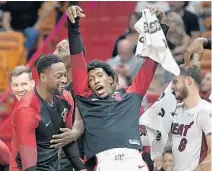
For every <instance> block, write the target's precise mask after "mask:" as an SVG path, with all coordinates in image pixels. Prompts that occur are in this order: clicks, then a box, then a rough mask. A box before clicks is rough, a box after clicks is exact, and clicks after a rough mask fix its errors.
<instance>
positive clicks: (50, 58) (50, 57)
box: [36, 54, 62, 75]
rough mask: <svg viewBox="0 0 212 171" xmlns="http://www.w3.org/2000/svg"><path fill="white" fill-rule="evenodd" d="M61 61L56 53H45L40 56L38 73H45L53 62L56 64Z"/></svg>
mask: <svg viewBox="0 0 212 171" xmlns="http://www.w3.org/2000/svg"><path fill="white" fill-rule="evenodd" d="M59 62H62V60H61V59H60V58H59V57H58V56H56V55H54V54H46V55H43V56H42V57H40V58H39V60H38V62H37V65H36V68H37V72H38V75H40V73H43V72H44V71H45V70H46V69H48V68H49V67H51V66H52V64H56V63H59Z"/></svg>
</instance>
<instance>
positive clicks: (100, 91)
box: [95, 86, 105, 96]
mask: <svg viewBox="0 0 212 171" xmlns="http://www.w3.org/2000/svg"><path fill="white" fill-rule="evenodd" d="M95 90H96V93H97V95H99V96H101V95H103V94H104V93H105V91H104V90H105V89H104V87H103V86H96V88H95Z"/></svg>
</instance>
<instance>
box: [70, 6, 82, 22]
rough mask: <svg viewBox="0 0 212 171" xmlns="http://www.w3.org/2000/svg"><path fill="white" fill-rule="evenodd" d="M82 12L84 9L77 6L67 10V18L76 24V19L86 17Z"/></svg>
mask: <svg viewBox="0 0 212 171" xmlns="http://www.w3.org/2000/svg"><path fill="white" fill-rule="evenodd" d="M82 12H83V10H82V8H80V7H79V6H77V5H73V6H71V7H69V8H68V9H67V10H66V13H67V16H68V18H69V20H70V21H71V22H72V23H75V18H77V17H85V14H83V13H82Z"/></svg>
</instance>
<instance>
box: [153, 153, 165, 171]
mask: <svg viewBox="0 0 212 171" xmlns="http://www.w3.org/2000/svg"><path fill="white" fill-rule="evenodd" d="M162 166H163V158H162V157H161V156H158V157H155V159H154V170H153V171H161V169H162Z"/></svg>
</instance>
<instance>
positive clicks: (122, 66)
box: [108, 1, 211, 100]
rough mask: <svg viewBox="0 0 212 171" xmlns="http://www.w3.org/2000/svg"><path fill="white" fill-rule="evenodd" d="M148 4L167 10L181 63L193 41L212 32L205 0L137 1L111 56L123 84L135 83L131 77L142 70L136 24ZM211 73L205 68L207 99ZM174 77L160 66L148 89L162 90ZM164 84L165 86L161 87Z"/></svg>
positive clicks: (174, 48)
mask: <svg viewBox="0 0 212 171" xmlns="http://www.w3.org/2000/svg"><path fill="white" fill-rule="evenodd" d="M146 7H153V8H156V9H159V10H161V11H163V12H165V13H166V16H167V24H168V26H169V31H168V35H167V42H168V46H169V48H170V50H171V52H172V54H173V57H174V58H175V60H176V62H177V64H178V65H181V64H183V63H184V59H183V55H184V52H185V49H186V48H187V47H188V45H189V44H190V43H191V41H192V40H194V39H195V38H197V37H199V36H201V35H203V34H204V33H208V32H211V24H210V23H209V21H208V22H205V23H204V21H205V19H206V18H210V17H211V6H210V3H209V6H207V5H204V3H203V2H196V1H195V2H193V1H190V2H189V1H170V2H165V1H160V2H159V1H148V2H145V1H139V2H137V4H136V7H135V10H134V11H133V12H132V13H131V14H130V15H129V20H128V28H127V29H126V32H125V33H123V34H122V35H120V36H119V37H118V38H117V40H116V42H115V45H114V48H113V51H112V57H111V59H109V60H108V63H109V64H111V65H112V66H113V68H114V69H115V70H116V72H117V73H118V75H119V79H120V86H121V87H122V88H123V87H127V86H129V85H130V84H131V80H132V79H131V78H132V77H133V76H134V75H135V73H136V72H137V71H138V69H139V67H140V64H141V63H142V61H141V59H137V58H135V49H136V44H137V40H138V36H139V35H138V33H137V32H136V30H135V29H134V24H135V23H136V22H137V21H138V20H139V18H140V17H141V16H140V13H141V11H142V10H143V9H145V8H146ZM210 19H211V18H210ZM208 38H210V36H208ZM210 76H211V73H210V71H209V70H208V71H207V70H206V71H204V69H203V81H202V85H201V91H202V92H201V93H202V97H203V98H204V99H206V100H208V97H209V94H210V92H211V88H210V87H211V77H210ZM171 79H172V75H171V74H170V73H168V72H167V71H165V70H164V69H162V67H161V66H159V67H158V68H157V71H156V74H155V76H154V79H153V81H152V83H151V86H150V88H149V89H148V93H159V92H162V90H164V88H165V87H166V86H167V83H169V82H170V81H171ZM160 85H164V86H163V87H161V86H160Z"/></svg>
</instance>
